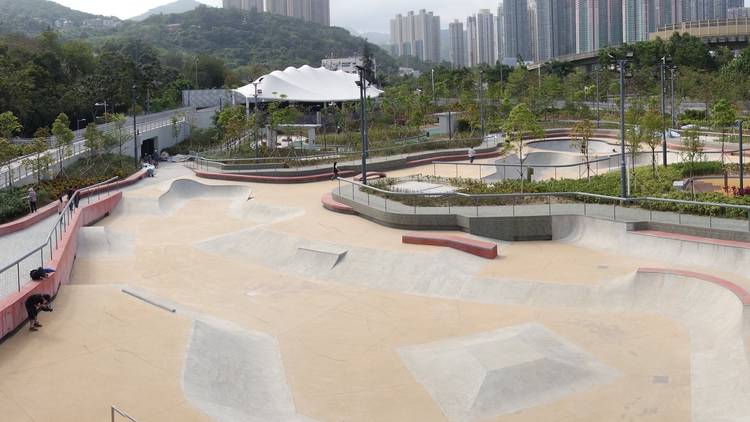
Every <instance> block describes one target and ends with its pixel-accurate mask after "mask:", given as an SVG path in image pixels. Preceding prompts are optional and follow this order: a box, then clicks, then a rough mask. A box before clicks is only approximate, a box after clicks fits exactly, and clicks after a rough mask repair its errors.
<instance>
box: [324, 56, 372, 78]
mask: <svg viewBox="0 0 750 422" xmlns="http://www.w3.org/2000/svg"><path fill="white" fill-rule="evenodd" d="M321 64H322V65H323V67H324V68H326V69H328V70H332V71H334V72H335V71H337V70H341V71H344V72H346V73H351V74H353V75H356V74H358V70H357V66H360V67H361V66H362V64H363V61H362V57H343V58H338V59H334V58H331V59H323V60H322V62H321ZM373 65H374V66H375V72H376V73H377V69H378V65H377V63H376V62H375V60H373Z"/></svg>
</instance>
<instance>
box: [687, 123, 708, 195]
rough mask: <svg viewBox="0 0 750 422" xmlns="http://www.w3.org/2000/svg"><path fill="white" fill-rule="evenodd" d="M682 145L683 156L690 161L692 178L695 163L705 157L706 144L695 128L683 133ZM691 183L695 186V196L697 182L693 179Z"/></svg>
mask: <svg viewBox="0 0 750 422" xmlns="http://www.w3.org/2000/svg"><path fill="white" fill-rule="evenodd" d="M682 145H683V147H685V149H684V150H683V152H682V156H683V158H684V159H685V161H687V163H688V169H689V171H690V179H692V178H693V166H694V164H695V163H696V162H697V161H702V160H703V158H704V157H705V154H704V153H703V149H704V147H705V144H704V143H703V141H701V138H700V136H699V134H698V131H696V130H695V129H689V130H686V131H685V132H684V133H683V134H682ZM690 185H691V186H692V187H693V196H694V197H695V184H694V183H693V182H692V181H691V183H690Z"/></svg>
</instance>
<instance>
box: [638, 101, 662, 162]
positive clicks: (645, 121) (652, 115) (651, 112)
mask: <svg viewBox="0 0 750 422" xmlns="http://www.w3.org/2000/svg"><path fill="white" fill-rule="evenodd" d="M663 120H664V119H662V116H661V112H659V110H657V108H656V106H655V105H654V104H652V105H651V106H650V107H649V108H648V111H646V114H644V115H643V118H642V119H641V131H643V138H644V141H645V142H646V145H647V146H648V147H649V149H650V150H651V169H652V171H653V174H654V177H656V149H657V148H658V147H659V146H660V145H661V142H662V131H663V130H664V123H663Z"/></svg>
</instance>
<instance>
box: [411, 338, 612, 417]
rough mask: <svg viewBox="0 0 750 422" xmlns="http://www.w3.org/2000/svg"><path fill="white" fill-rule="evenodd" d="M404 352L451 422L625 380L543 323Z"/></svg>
mask: <svg viewBox="0 0 750 422" xmlns="http://www.w3.org/2000/svg"><path fill="white" fill-rule="evenodd" d="M399 353H400V355H401V359H402V360H403V361H404V363H405V364H406V366H407V368H409V370H410V371H411V373H412V375H413V376H414V378H415V379H416V381H417V382H419V383H420V384H421V385H423V386H424V387H425V389H426V390H427V392H428V393H429V394H430V396H432V398H433V400H435V402H436V403H437V404H438V405H439V406H440V408H441V409H442V411H443V413H444V414H445V415H446V416H447V417H448V419H449V420H450V421H452V422H466V421H481V420H486V419H488V418H492V417H496V416H499V415H506V414H510V413H515V412H518V411H521V410H524V409H529V408H532V407H536V406H540V405H543V404H547V403H552V402H554V401H556V400H559V399H561V398H563V397H566V396H568V395H572V394H576V393H581V392H584V391H587V390H590V389H593V388H596V387H598V386H600V385H604V384H607V383H609V382H611V381H614V380H615V379H617V378H619V377H621V374H620V373H619V372H618V371H616V370H614V369H612V368H609V367H607V366H606V365H604V364H603V363H601V362H599V361H598V360H596V359H595V358H594V357H592V356H590V355H589V354H588V353H586V352H585V351H584V350H582V349H580V348H578V347H577V346H575V345H574V344H572V343H571V342H569V341H567V340H566V339H564V338H561V337H558V336H557V335H555V334H554V333H552V332H550V331H549V330H547V329H546V328H545V327H544V326H542V325H540V324H522V325H518V326H514V327H507V328H502V329H499V330H494V331H488V332H484V333H479V334H474V335H470V336H465V337H457V338H451V339H447V340H441V341H437V342H433V343H428V344H421V345H416V346H407V347H402V348H400V349H399Z"/></svg>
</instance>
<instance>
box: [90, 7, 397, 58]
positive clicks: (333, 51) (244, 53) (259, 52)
mask: <svg viewBox="0 0 750 422" xmlns="http://www.w3.org/2000/svg"><path fill="white" fill-rule="evenodd" d="M123 37H124V38H137V39H140V40H142V41H144V42H145V43H148V44H150V45H153V46H155V47H156V48H159V49H161V50H164V51H169V52H171V53H184V54H189V55H211V56H214V57H218V58H221V59H223V60H224V61H225V63H226V64H227V65H228V66H229V67H232V68H236V67H239V66H245V65H264V66H265V67H267V68H270V69H283V68H285V67H287V66H301V65H305V64H308V65H311V66H320V61H321V60H322V59H323V58H326V57H330V56H335V57H342V56H350V55H360V54H361V52H362V48H363V43H364V40H363V39H362V38H359V37H354V36H352V35H351V34H350V33H349V31H347V30H345V29H342V28H335V27H326V26H321V25H317V24H314V23H307V22H302V21H300V20H298V19H293V18H288V17H284V16H278V15H272V14H268V13H255V12H244V13H243V12H240V11H237V10H225V9H218V8H209V7H199V8H197V9H195V10H193V11H190V12H187V13H183V14H179V15H159V16H152V17H150V18H148V19H146V20H145V21H143V22H126V23H124V24H123V25H122V26H121V27H120V28H119V30H118V31H116V32H115V33H113V34H111V35H107V36H104V37H93V38H91V40H92V41H94V42H98V43H101V42H103V41H106V40H111V39H112V38H123ZM371 48H372V51H373V52H374V56H375V59H376V60H377V62H378V67H379V68H380V69H381V70H383V71H386V72H388V71H393V70H395V68H396V64H395V61H394V60H393V59H392V58H391V57H390V56H389V55H388V54H387V53H386V52H385V51H383V50H382V49H380V48H379V47H377V46H375V45H374V44H371Z"/></svg>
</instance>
